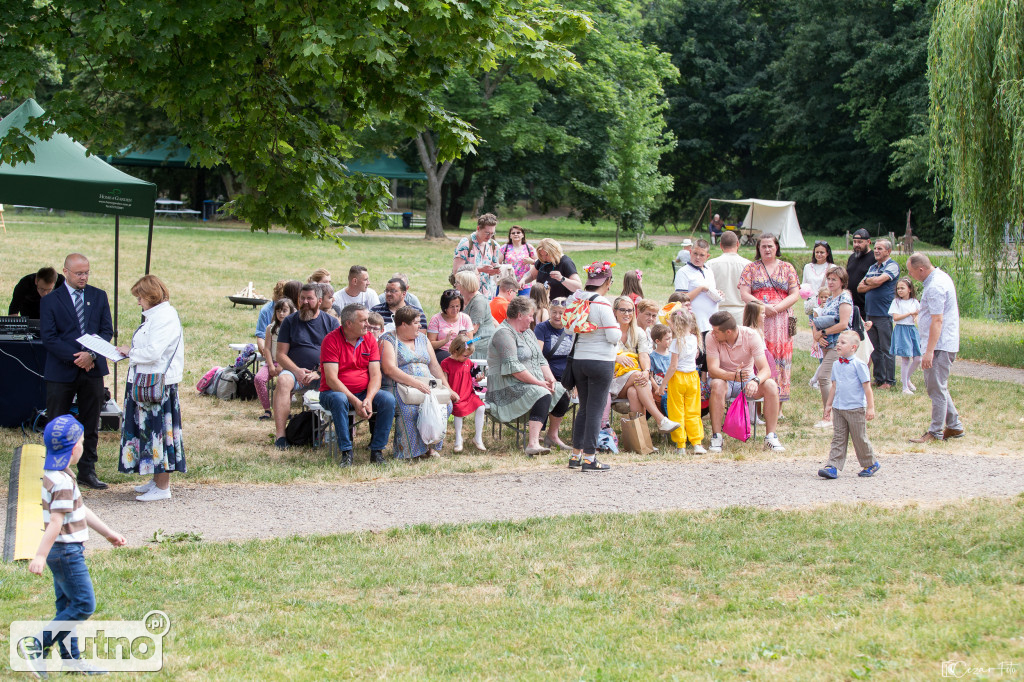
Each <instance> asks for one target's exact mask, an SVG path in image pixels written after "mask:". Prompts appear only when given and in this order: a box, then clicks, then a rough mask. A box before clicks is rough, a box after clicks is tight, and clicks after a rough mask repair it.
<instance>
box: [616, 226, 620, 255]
mask: <svg viewBox="0 0 1024 682" xmlns="http://www.w3.org/2000/svg"><path fill="white" fill-rule="evenodd" d="M619 227H621V225H620V224H619V221H618V220H616V221H615V253H618V252H619Z"/></svg>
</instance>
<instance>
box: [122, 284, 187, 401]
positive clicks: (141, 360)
mask: <svg viewBox="0 0 1024 682" xmlns="http://www.w3.org/2000/svg"><path fill="white" fill-rule="evenodd" d="M142 316H143V317H144V318H145V320H144V321H143V323H142V326H141V327H139V328H138V329H136V330H135V334H134V335H133V336H132V349H131V352H130V353H129V354H128V363H129V367H128V381H131V380H132V379H133V378H134V377H135V372H141V373H142V374H164V384H165V385H168V386H169V385H172V384H177V383H180V382H181V379H182V377H183V376H184V374H185V339H184V338H182V329H181V321H180V320H179V319H178V311H176V310H175V309H174V308H172V307H171V304H170V303H168V302H167V301H164V302H163V303H158V304H157V305H155V306H153V307H152V308H150V309H149V310H143V311H142ZM172 356H173V357H172ZM168 363H170V367H168Z"/></svg>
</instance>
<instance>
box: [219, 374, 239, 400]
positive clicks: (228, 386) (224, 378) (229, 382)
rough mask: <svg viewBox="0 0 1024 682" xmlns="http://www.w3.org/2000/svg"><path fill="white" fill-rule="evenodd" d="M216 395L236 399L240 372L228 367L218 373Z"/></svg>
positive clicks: (222, 398)
mask: <svg viewBox="0 0 1024 682" xmlns="http://www.w3.org/2000/svg"><path fill="white" fill-rule="evenodd" d="M216 384H217V388H216V389H215V390H216V392H217V393H216V395H217V397H218V398H220V399H221V400H234V399H235V396H236V395H237V394H238V372H236V371H235V370H234V369H232V368H231V367H226V368H225V369H223V370H221V372H220V374H219V375H217V381H216Z"/></svg>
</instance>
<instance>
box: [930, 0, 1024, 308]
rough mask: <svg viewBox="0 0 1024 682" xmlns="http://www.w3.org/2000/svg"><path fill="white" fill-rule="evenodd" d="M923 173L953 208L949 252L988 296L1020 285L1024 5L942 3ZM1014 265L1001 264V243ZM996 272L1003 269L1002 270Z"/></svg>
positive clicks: (933, 46) (983, 0)
mask: <svg viewBox="0 0 1024 682" xmlns="http://www.w3.org/2000/svg"><path fill="white" fill-rule="evenodd" d="M928 53H929V54H928V80H929V86H930V95H929V97H930V107H929V109H930V111H929V113H930V118H931V130H930V145H929V166H930V168H931V171H932V173H933V174H934V176H935V183H936V189H937V193H938V196H939V198H940V199H945V200H947V201H948V202H949V203H950V204H951V205H952V207H953V219H954V221H955V227H954V230H955V232H954V244H955V248H956V250H957V254H958V256H959V258H960V259H962V261H966V262H969V263H971V264H973V265H975V266H978V267H980V269H981V271H982V274H983V276H984V280H985V284H986V285H987V286H985V287H984V288H985V290H986V291H987V292H989V293H990V294H991V293H995V292H996V291H997V290H998V289H997V284H998V282H999V279H1000V270H1001V269H1002V271H1003V273H1004V274H1009V273H1010V271H1011V268H1013V267H1014V266H1016V276H1017V277H1020V262H1021V260H1020V255H1021V243H1020V237H1021V227H1020V226H1021V225H1022V224H1024V7H1022V6H1021V5H1020V3H1018V2H1015V1H1013V0H941V2H940V3H939V6H938V9H937V10H936V13H935V20H934V24H933V26H932V34H931V38H930V43H929V46H928ZM1008 235H1014V236H1015V237H1016V249H1017V250H1016V254H1015V256H1016V258H1015V259H1014V260H1015V263H1011V262H1010V261H1009V259H1007V258H1005V256H1006V255H1008V254H1004V244H1005V243H1006V241H1005V240H1006V237H1007V236H1008ZM1000 264H1002V266H1003V267H1002V268H1001V267H1000Z"/></svg>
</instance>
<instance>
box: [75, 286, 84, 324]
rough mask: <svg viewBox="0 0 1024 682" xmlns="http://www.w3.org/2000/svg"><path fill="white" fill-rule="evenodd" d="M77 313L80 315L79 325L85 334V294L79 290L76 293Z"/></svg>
mask: <svg viewBox="0 0 1024 682" xmlns="http://www.w3.org/2000/svg"><path fill="white" fill-rule="evenodd" d="M75 312H76V313H78V324H79V326H80V327H81V328H82V333H83V334H84V333H85V293H84V292H83V291H82V290H81V289H79V290H78V291H76V292H75Z"/></svg>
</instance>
